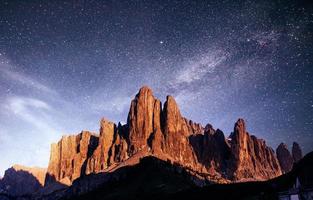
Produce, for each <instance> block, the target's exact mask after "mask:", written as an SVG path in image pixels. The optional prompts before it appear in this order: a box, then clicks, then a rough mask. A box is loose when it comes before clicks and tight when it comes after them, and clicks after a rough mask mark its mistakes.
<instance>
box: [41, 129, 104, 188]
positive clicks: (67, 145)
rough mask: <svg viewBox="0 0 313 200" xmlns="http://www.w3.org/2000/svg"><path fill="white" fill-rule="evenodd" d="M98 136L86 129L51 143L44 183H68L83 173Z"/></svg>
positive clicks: (95, 146)
mask: <svg viewBox="0 0 313 200" xmlns="http://www.w3.org/2000/svg"><path fill="white" fill-rule="evenodd" d="M98 141H99V138H98V137H97V136H95V135H93V134H92V133H90V132H88V131H82V132H81V133H80V134H79V135H72V136H63V137H62V139H61V140H60V141H59V142H58V143H57V144H52V145H51V154H50V161H49V166H48V172H47V176H46V183H45V184H49V183H53V182H55V181H58V182H61V183H62V184H65V185H69V184H71V182H72V181H73V180H74V179H76V178H78V177H80V176H81V175H84V174H85V170H86V167H87V158H90V157H91V155H92V154H93V152H94V150H95V149H96V148H97V146H98Z"/></svg>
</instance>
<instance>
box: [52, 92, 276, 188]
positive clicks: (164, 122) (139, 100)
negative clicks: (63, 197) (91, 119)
mask: <svg viewBox="0 0 313 200" xmlns="http://www.w3.org/2000/svg"><path fill="white" fill-rule="evenodd" d="M99 132H100V134H99V136H95V135H93V134H91V133H89V132H85V131H84V132H82V133H80V134H79V135H77V136H66V137H62V139H61V140H60V141H59V142H58V144H53V145H52V146H51V157H50V162H49V167H48V174H47V178H46V184H47V185H48V184H49V183H51V182H53V181H58V182H61V183H65V184H71V183H72V181H73V180H75V179H76V178H78V177H80V176H84V175H86V174H90V173H99V172H112V171H114V170H116V169H117V168H119V167H121V166H125V165H129V164H136V162H139V159H140V158H141V157H145V156H148V155H153V156H155V157H157V158H159V159H162V160H169V161H170V162H173V163H177V164H179V165H181V166H184V167H186V168H188V169H190V170H193V171H195V172H199V173H202V174H203V176H205V177H206V178H207V179H209V180H211V181H217V182H227V181H240V180H246V179H249V180H250V179H253V180H264V179H269V178H272V177H275V176H278V175H280V174H281V170H280V166H279V164H278V161H277V158H276V156H275V154H274V152H273V150H272V149H271V148H269V147H267V146H266V144H265V142H264V141H263V140H260V139H257V138H256V137H255V136H250V134H249V133H247V132H246V128H245V123H244V121H243V120H242V119H240V120H238V121H237V123H236V124H235V128H234V132H233V133H232V134H231V136H230V138H229V139H226V138H225V136H224V133H223V132H222V131H221V130H214V129H213V127H212V126H211V125H207V126H206V127H205V128H203V127H202V126H201V125H200V124H197V123H194V122H192V121H191V120H188V119H186V118H184V117H183V116H182V115H181V113H180V110H179V108H178V106H177V103H176V101H175V99H174V98H173V97H171V96H167V98H166V102H165V103H164V107H163V109H162V104H161V102H160V101H159V100H158V99H156V98H155V97H154V96H153V92H152V90H151V89H150V88H148V87H143V88H141V89H140V90H139V93H138V94H137V95H136V96H135V98H134V100H133V101H132V102H131V106H130V110H129V114H128V119H127V124H125V125H121V124H118V125H115V124H114V123H112V122H109V121H108V120H105V119H102V120H101V122H100V131H99ZM228 140H230V142H229V141H228Z"/></svg>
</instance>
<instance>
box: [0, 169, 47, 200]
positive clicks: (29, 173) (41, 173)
mask: <svg viewBox="0 0 313 200" xmlns="http://www.w3.org/2000/svg"><path fill="white" fill-rule="evenodd" d="M46 171H47V170H46V169H43V168H38V167H33V168H32V167H25V166H21V165H14V166H12V167H11V168H9V169H7V170H6V171H5V174H4V176H3V178H2V179H1V180H0V193H1V194H7V195H10V196H20V195H25V194H31V193H34V192H36V191H37V190H39V189H40V188H42V187H43V186H44V182H45V177H46Z"/></svg>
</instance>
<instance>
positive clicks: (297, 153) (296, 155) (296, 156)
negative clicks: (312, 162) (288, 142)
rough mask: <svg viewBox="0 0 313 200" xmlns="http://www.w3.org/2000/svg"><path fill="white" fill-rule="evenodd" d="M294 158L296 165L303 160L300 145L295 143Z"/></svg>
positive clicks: (293, 146) (293, 148)
mask: <svg viewBox="0 0 313 200" xmlns="http://www.w3.org/2000/svg"><path fill="white" fill-rule="evenodd" d="M292 158H293V161H294V162H295V163H297V162H299V160H301V159H302V150H301V147H300V145H299V144H298V143H296V142H294V143H293V144H292Z"/></svg>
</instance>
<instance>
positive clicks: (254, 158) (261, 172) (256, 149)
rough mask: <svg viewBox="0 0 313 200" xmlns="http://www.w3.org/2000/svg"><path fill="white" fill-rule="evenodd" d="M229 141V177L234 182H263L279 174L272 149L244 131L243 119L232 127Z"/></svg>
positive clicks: (278, 167) (277, 163)
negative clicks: (255, 180) (253, 179)
mask: <svg viewBox="0 0 313 200" xmlns="http://www.w3.org/2000/svg"><path fill="white" fill-rule="evenodd" d="M230 139H231V160H230V166H229V173H230V176H232V177H233V179H235V180H249V179H251V178H252V177H253V178H255V179H257V180H265V179H269V178H273V177H276V176H279V175H280V174H281V170H280V166H279V162H278V160H277V158H276V156H275V153H274V151H273V149H271V148H270V147H268V146H266V144H265V141H264V140H261V139H258V138H257V137H255V136H253V135H251V136H250V134H249V133H248V132H247V131H246V125H245V122H244V120H243V119H239V120H238V121H237V122H236V124H235V127H234V132H233V133H232V134H231V136H230Z"/></svg>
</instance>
